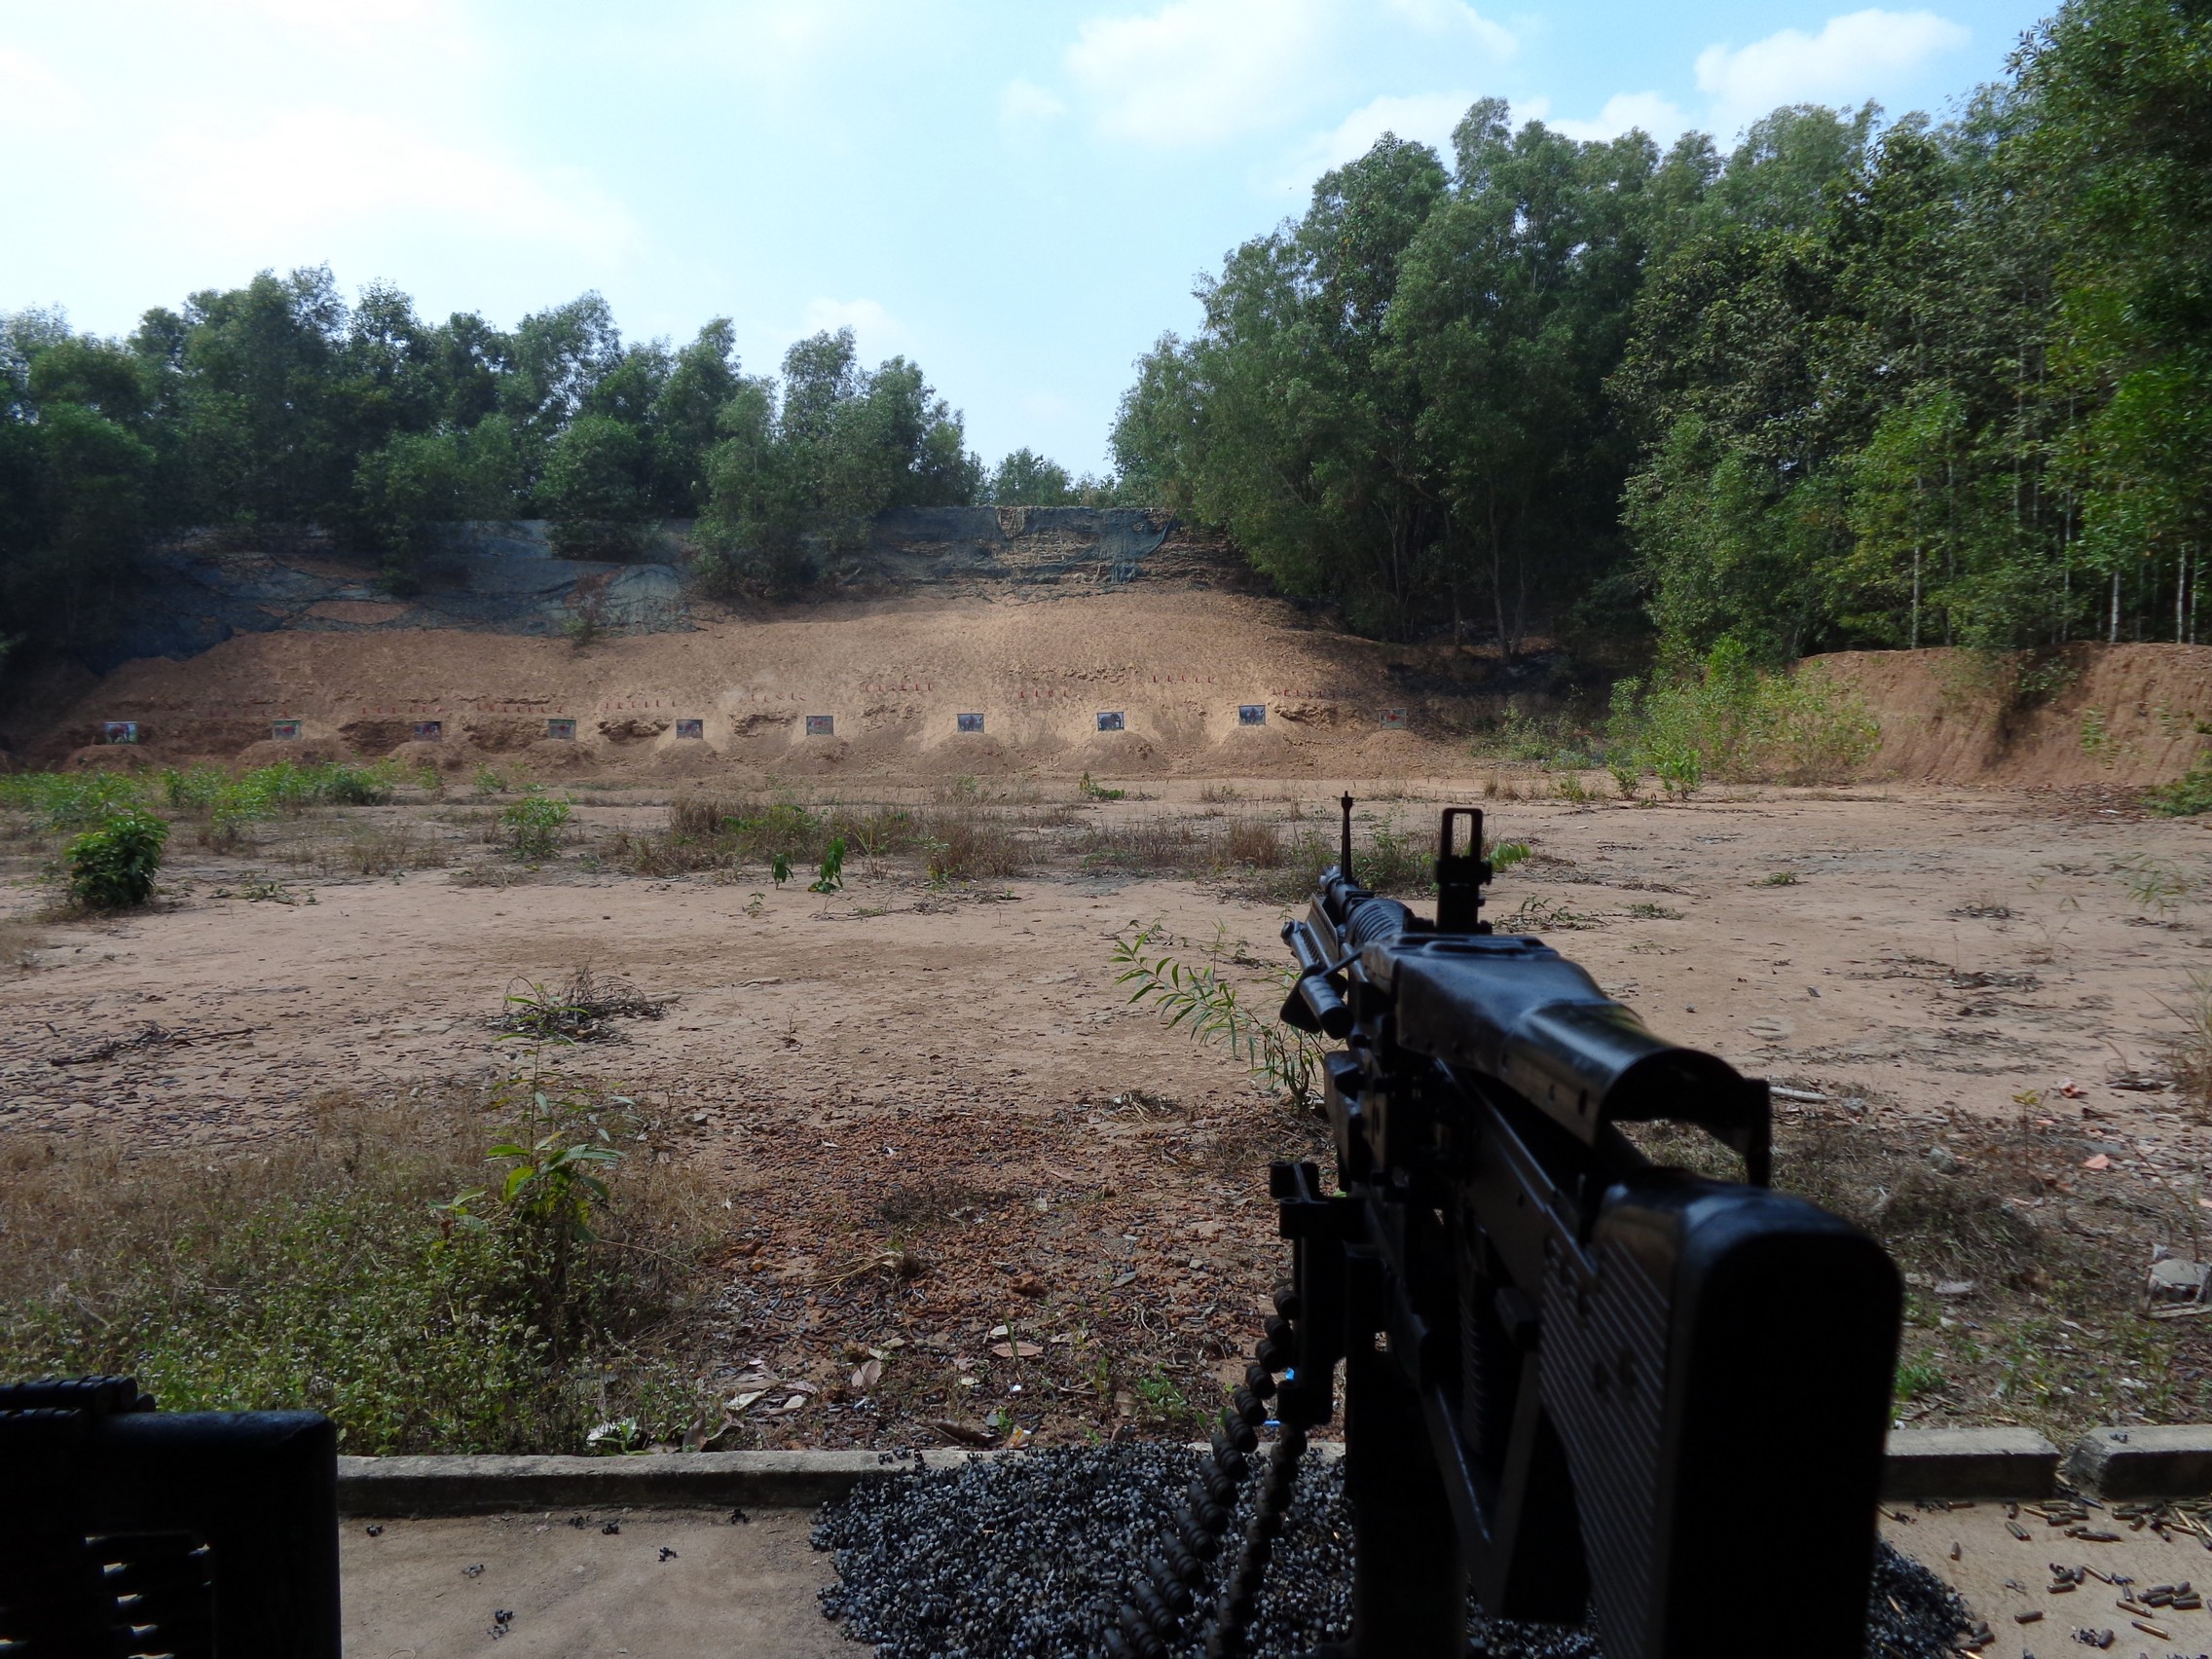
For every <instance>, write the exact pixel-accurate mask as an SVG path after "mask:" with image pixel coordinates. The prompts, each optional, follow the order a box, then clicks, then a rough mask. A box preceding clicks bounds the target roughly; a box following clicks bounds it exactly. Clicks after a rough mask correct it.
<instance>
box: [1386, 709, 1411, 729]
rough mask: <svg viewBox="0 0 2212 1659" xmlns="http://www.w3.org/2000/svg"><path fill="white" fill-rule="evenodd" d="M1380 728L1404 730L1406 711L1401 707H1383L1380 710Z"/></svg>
mask: <svg viewBox="0 0 2212 1659" xmlns="http://www.w3.org/2000/svg"><path fill="white" fill-rule="evenodd" d="M1405 729H1406V711H1405V710H1403V709H1384V710H1383V730H1385V731H1404V730H1405Z"/></svg>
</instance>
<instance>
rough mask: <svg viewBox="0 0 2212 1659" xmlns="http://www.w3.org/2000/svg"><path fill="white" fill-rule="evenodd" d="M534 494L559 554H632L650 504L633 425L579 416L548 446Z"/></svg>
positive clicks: (610, 556) (639, 440) (618, 556)
mask: <svg viewBox="0 0 2212 1659" xmlns="http://www.w3.org/2000/svg"><path fill="white" fill-rule="evenodd" d="M537 496H538V500H539V501H540V503H541V504H542V505H543V506H544V508H545V510H546V516H547V517H549V518H550V519H551V520H552V521H553V527H552V541H553V546H554V549H555V551H556V552H558V553H560V554H561V556H562V557H564V558H596V559H623V558H630V557H634V556H635V555H636V552H637V550H638V548H639V546H640V545H641V544H642V542H643V539H644V529H645V521H646V518H647V516H648V513H649V509H650V505H651V494H650V490H649V487H648V484H647V480H646V449H645V442H644V440H643V439H642V438H641V437H640V435H639V432H638V429H637V427H635V426H634V425H632V424H629V423H628V422H626V421H622V420H619V419H617V418H616V417H614V416H612V415H579V416H577V417H576V418H575V419H574V420H572V421H571V422H570V423H569V424H568V425H567V426H566V427H564V428H563V429H562V431H561V433H560V435H559V436H558V437H556V438H555V439H554V440H553V442H552V443H551V445H550V446H549V447H548V449H547V451H546V457H545V474H544V476H543V478H542V479H541V480H540V481H539V483H538V487H537Z"/></svg>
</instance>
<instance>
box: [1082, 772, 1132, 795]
mask: <svg viewBox="0 0 2212 1659" xmlns="http://www.w3.org/2000/svg"><path fill="white" fill-rule="evenodd" d="M1076 793H1078V794H1081V795H1083V796H1085V797H1086V798H1088V799H1090V800H1120V799H1122V798H1123V797H1124V796H1125V795H1126V794H1127V793H1129V792H1128V791H1127V790H1110V789H1108V788H1107V787H1106V786H1105V785H1104V784H1094V783H1092V782H1091V781H1090V774H1089V773H1088V772H1086V773H1084V775H1083V782H1081V783H1080V784H1078V785H1076Z"/></svg>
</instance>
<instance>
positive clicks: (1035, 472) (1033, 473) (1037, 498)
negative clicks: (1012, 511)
mask: <svg viewBox="0 0 2212 1659" xmlns="http://www.w3.org/2000/svg"><path fill="white" fill-rule="evenodd" d="M986 494H987V496H988V498H989V499H991V500H992V501H995V502H996V503H998V504H999V505H1000V506H1002V507H1068V506H1074V505H1075V504H1076V503H1077V502H1079V501H1080V500H1081V499H1082V495H1081V493H1080V492H1079V491H1078V490H1077V489H1076V487H1075V480H1074V479H1073V478H1071V477H1069V475H1068V469H1067V468H1066V467H1064V466H1062V465H1060V463H1059V462H1058V461H1048V460H1046V459H1045V458H1044V457H1043V456H1041V455H1039V454H1038V453H1037V452H1036V451H1035V450H1032V449H1028V448H1023V449H1017V450H1015V451H1014V453H1013V454H1012V455H1010V456H1008V457H1007V458H1006V459H1005V460H1004V461H1000V462H999V464H998V467H997V469H996V470H994V471H993V472H992V474H991V482H990V484H989V486H988V488H987V491H986Z"/></svg>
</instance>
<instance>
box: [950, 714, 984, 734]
mask: <svg viewBox="0 0 2212 1659" xmlns="http://www.w3.org/2000/svg"><path fill="white" fill-rule="evenodd" d="M952 723H953V725H954V726H955V727H957V728H958V729H959V730H961V731H981V730H982V729H983V717H982V716H981V715H954V716H953V717H952Z"/></svg>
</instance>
